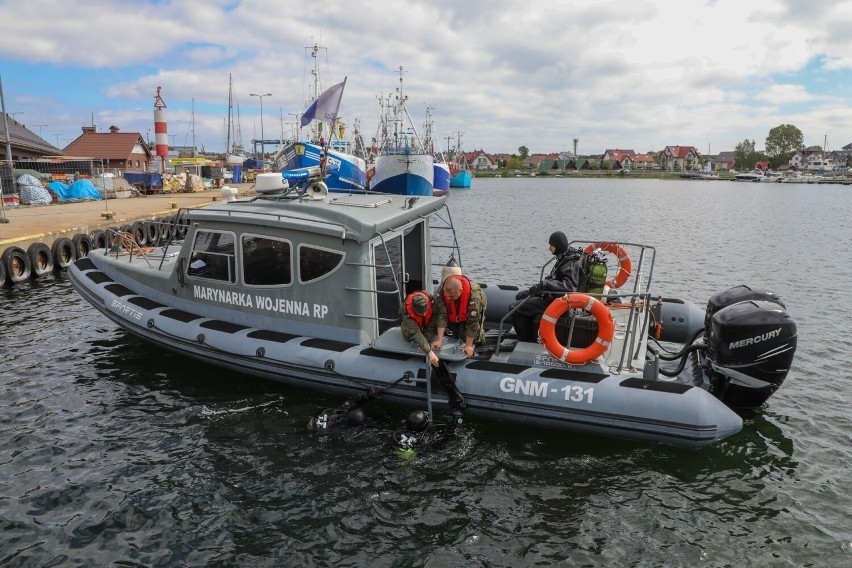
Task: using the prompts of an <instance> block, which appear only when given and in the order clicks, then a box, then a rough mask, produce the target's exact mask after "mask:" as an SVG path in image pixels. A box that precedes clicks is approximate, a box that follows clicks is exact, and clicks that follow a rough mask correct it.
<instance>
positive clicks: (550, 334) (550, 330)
mask: <svg viewBox="0 0 852 568" xmlns="http://www.w3.org/2000/svg"><path fill="white" fill-rule="evenodd" d="M578 309H582V310H585V311H587V312H589V313H590V314H592V315H593V316H594V318H595V320H596V321H597V322H598V336H597V337H596V338H595V340H594V341H593V342H592V344H591V345H589V346H588V347H584V348H582V349H568V347H567V346H565V345H562V344H561V343H559V340H558V339H557V338H556V320H558V319H559V317H560V316H561V315H562V314H564V313H565V312H567V311H568V310H578ZM614 333H615V322H614V321H613V320H612V314H611V313H610V311H609V309H608V308H607V307H606V306H605V305H604V304H603V302H601V301H600V300H598V299H597V298H592V297H591V296H587V295H586V294H577V293H575V294H565V295H564V296H562V297H561V298H557V299H555V300H553V302H551V303H550V305H549V306H547V309H546V310H545V311H544V315H543V316H541V322H540V323H539V325H538V337H539V338H540V339H541V342H542V344H544V347H545V348H546V349H547V351H548V353H550V354H551V355H553V356H554V357H556V358H557V359H559V360H560V361H563V362H565V363H571V364H572V365H582V364H583V363H588V362H589V361H592V360H594V359H597V358H598V357H600V356H601V355H603V354H604V352H606V350H607V348H608V347H609V344H610V342H612V336H613V334H614Z"/></svg>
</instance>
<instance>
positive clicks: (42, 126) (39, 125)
mask: <svg viewBox="0 0 852 568" xmlns="http://www.w3.org/2000/svg"><path fill="white" fill-rule="evenodd" d="M33 126H38V137H39V138H41V129H42V128H44V127H45V126H50V125H49V124H34V125H33Z"/></svg>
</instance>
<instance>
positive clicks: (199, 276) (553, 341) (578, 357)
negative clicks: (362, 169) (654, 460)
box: [68, 174, 796, 448]
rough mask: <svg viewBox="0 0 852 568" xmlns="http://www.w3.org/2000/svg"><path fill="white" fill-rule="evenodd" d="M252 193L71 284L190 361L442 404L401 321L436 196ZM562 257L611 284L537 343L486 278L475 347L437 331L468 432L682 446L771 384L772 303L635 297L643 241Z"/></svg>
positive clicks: (788, 345)
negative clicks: (515, 428) (485, 426)
mask: <svg viewBox="0 0 852 568" xmlns="http://www.w3.org/2000/svg"><path fill="white" fill-rule="evenodd" d="M264 175H265V176H272V175H275V174H264ZM270 181H276V180H272V178H270ZM258 187H259V189H260V191H261V194H260V195H258V196H257V197H253V198H250V199H239V200H234V201H228V202H217V203H213V204H211V205H209V206H206V207H203V208H198V209H182V210H179V212H178V213H177V214H176V215H175V216H174V218H173V219H171V220H170V221H169V222H168V224H166V225H165V226H160V227H149V228H148V229H150V230H149V231H148V232H149V233H151V234H154V235H159V236H160V241H159V242H158V241H157V240H156V239H154V242H157V244H156V246H149V247H145V248H142V247H139V246H138V245H137V244H136V242H135V240H134V239H133V236H132V235H131V234H124V233H112V234H110V235H108V238H107V246H106V247H104V248H100V249H97V250H94V251H92V252H91V253H90V254H89V255H88V256H87V257H85V258H81V259H79V260H77V261H76V262H75V263H74V264H73V265H72V266H71V267H70V268H69V271H68V273H69V276H70V279H71V282H72V284H73V286H74V288H75V289H76V290H77V291H78V292H79V293H80V295H81V296H82V297H83V298H85V299H86V300H87V301H88V302H89V303H91V305H92V306H93V307H94V308H95V309H97V310H99V311H100V312H101V313H102V314H104V315H105V316H106V317H107V318H108V319H109V320H111V321H112V322H113V323H115V324H116V325H118V326H120V327H121V328H122V329H124V330H126V331H128V332H130V333H131V334H133V335H135V336H137V337H139V338H141V339H143V340H145V341H148V342H150V343H152V344H154V345H156V346H159V347H162V348H164V349H169V350H172V351H175V352H178V353H181V354H183V355H186V356H188V357H192V358H195V359H198V360H200V361H204V362H206V363H210V364H213V365H218V366H221V367H224V368H227V369H231V370H233V371H237V372H240V373H247V374H250V375H256V376H258V377H264V378H267V379H272V380H275V381H279V382H281V383H285V384H287V385H292V386H295V387H305V388H310V389H316V390H319V391H323V392H327V393H332V394H336V395H341V396H344V397H350V399H349V400H365V399H367V398H371V397H372V398H378V399H380V400H382V401H385V402H387V403H390V404H395V405H407V406H409V407H414V408H415V409H421V410H423V411H428V412H427V414H428V416H429V417H430V420H431V417H433V416H435V415H436V413H438V412H442V411H445V410H449V408H450V398H449V394H448V393H449V392H450V389H447V390H446V391H445V390H443V387H442V386H440V385H442V384H444V383H436V382H435V376H434V373H433V371H432V367H431V365H429V364H428V360H427V358H426V357H425V356H424V353H422V352H420V351H419V350H418V349H417V347H416V346H415V345H413V344H412V343H410V342H409V341H406V340H405V339H404V338H403V335H402V333H401V329H400V316H399V314H400V313H401V312H400V308H401V305H402V303H403V301H404V299H405V297H406V295H407V294H408V293H410V292H412V291H415V290H420V289H428V290H432V289H433V288H434V287H435V286H436V285H437V284H438V273H437V271H438V267H440V266H442V265H443V264H444V262H445V260H453V261H458V262H461V261H462V251H461V250H460V248H459V247H458V240H457V238H456V233H455V227H454V226H453V223H452V217H451V215H450V212H449V209H448V204H447V198H446V197H433V196H424V197H410V196H399V195H388V194H379V193H374V192H369V193H353V194H329V193H328V192H327V191H326V190H325V188H324V187H323V185H322V183H321V181H320V179H319V176H317V175H314V176H307V177H305V178H304V179H302V180H299V181H296V180H294V181H293V183H292V184H291V183H290V182H289V181H288V180H285V179H283V178H282V179H281V180H277V183H270V184H268V185H264V184H262V183H261V184H259V186H258ZM573 245H574V246H582V247H583V248H584V250H586V251H591V252H589V254H591V255H595V258H598V259H600V257H601V255H602V256H603V257H604V258H607V259H611V261H612V266H610V267H608V274H607V278H608V279H609V280H608V281H607V284H606V286H604V287H603V288H602V289H601V291H600V292H599V293H593V292H591V291H587V292H585V293H579V292H578V293H572V294H567V295H564V296H561V297H555V298H554V300H553V303H551V304H550V307H549V308H548V309H547V311H546V312H545V314H544V316H543V317H542V322H541V324H540V328H539V335H540V337H541V342H526V341H518V339H517V336H515V335H514V333H513V331H512V326H511V323H510V321H511V319H510V315H509V314H510V311H511V310H512V305H513V303H514V302H515V296H516V294H517V292H518V291H519V287H518V286H516V285H512V284H495V283H488V282H483V283H481V285H482V287H483V289H484V291H485V292H486V295H487V299H488V306H487V312H486V328H487V330H488V331H487V333H486V338H485V342H484V343H483V344H482V345H481V346H479V347H478V348H477V350H476V352H475V354H474V356H473V357H472V358H468V357H467V356H466V355H465V353H464V352H463V351H462V350H461V349H460V346H461V344H460V342H459V341H458V339H457V338H451V337H450V338H445V340H444V344H443V346H442V347H441V349H440V351H439V356H440V358H441V359H442V361H443V362H444V363H445V364H446V366H447V369H448V371H449V373H451V375H452V376H453V377H454V383H455V387H454V388H455V389H457V391H458V393H460V394H461V396H463V397H464V401H465V404H466V408H465V409H464V418H465V420H470V419H486V420H487V419H496V420H502V421H511V422H518V423H522V424H528V425H536V426H541V427H547V428H559V429H564V430H568V431H572V432H578V433H584V434H597V435H602V436H609V437H617V438H626V439H633V440H642V441H648V442H660V443H665V444H671V445H675V446H681V447H688V448H699V447H703V446H707V445H710V444H713V443H715V442H718V441H720V440H723V439H725V438H728V437H729V436H732V435H734V434H736V433H737V432H739V431H740V430H741V428H742V426H743V422H742V418H741V416H740V415H739V414H738V413H737V410H739V409H748V408H754V407H758V406H760V405H762V404H763V403H764V401H766V399H767V398H768V397H769V396H770V395H771V394H772V393H774V392H775V391H776V390H777V389H778V387H779V386H781V384H782V382H783V381H784V379H785V377H786V374H787V371H788V369H789V367H790V364H791V362H792V359H793V354H794V353H795V350H796V326H795V323H794V322H793V321H792V319H791V318H790V317H789V315H788V314H787V313H786V311H785V307H784V304H783V302H782V301H781V299H780V298H778V297H777V296H775V295H774V294H772V293H771V292H768V291H764V290H760V289H754V288H750V287H746V286H737V287H734V288H731V289H729V290H725V291H722V292H720V293H718V294H716V295H714V296H713V297H712V298H711V299H710V300H709V302H708V303H707V308H706V309H702V308H700V307H698V306H697V305H695V304H692V303H690V302H688V301H684V300H675V299H665V298H662V297H660V296H659V295H655V294H652V293H651V289H650V285H651V282H652V275H653V274H654V261H655V257H656V251H655V249H654V248H653V247H652V246H649V245H645V244H633V243H613V242H596V241H587V242H576V243H573ZM462 265H463V263H462ZM433 383H434V384H433ZM359 397H360V398H359Z"/></svg>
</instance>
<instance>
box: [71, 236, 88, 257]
mask: <svg viewBox="0 0 852 568" xmlns="http://www.w3.org/2000/svg"><path fill="white" fill-rule="evenodd" d="M71 242H72V243H73V244H74V251H75V252H76V253H77V258H86V257H87V256H89V253H90V252H92V239H91V238H90V237H89V235H87V234H85V233H80V234H78V235H74V238H73V239H71Z"/></svg>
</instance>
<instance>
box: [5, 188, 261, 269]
mask: <svg viewBox="0 0 852 568" xmlns="http://www.w3.org/2000/svg"><path fill="white" fill-rule="evenodd" d="M230 187H233V188H235V189H237V191H238V194H237V196H238V197H245V196H250V195H254V189H253V188H254V185H253V184H246V183H244V184H232V185H231V186H230ZM224 200H225V198H224V197H223V196H222V192H221V189H220V188H212V189H207V190H205V191H199V192H192V193H166V194H150V195H142V196H139V197H128V198H124V199H107V200H98V201H78V202H74V203H52V204H50V205H39V206H17V207H9V206H6V207H5V217H6V219H7V220H8V223H0V253H2V251H4V250H6V249H7V248H9V247H12V246H17V247H20V248H22V249H23V250H25V251H26V250H27V247H29V246H30V245H31V244H32V243H35V242H42V243H44V244H46V245H47V246H48V247H49V246H51V245H52V244H53V242H54V241H55V240H56V239H58V238H60V237H67V238H69V239H70V238H72V237H74V235H77V234H80V233H85V234H91V233H92V232H93V231H95V230H97V229H100V230H104V229H106V228H107V227H120V226H122V225H130V224H132V223H133V222H134V221H137V220H142V221H145V220H150V219H153V218H156V217H164V216H170V215H174V214H175V213H177V212H178V210H179V209H181V208H187V207H189V208H194V207H201V206H204V205H208V204H210V203H213V202H215V201H219V202H221V201H224ZM1 284H2V282H0V285H1Z"/></svg>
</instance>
